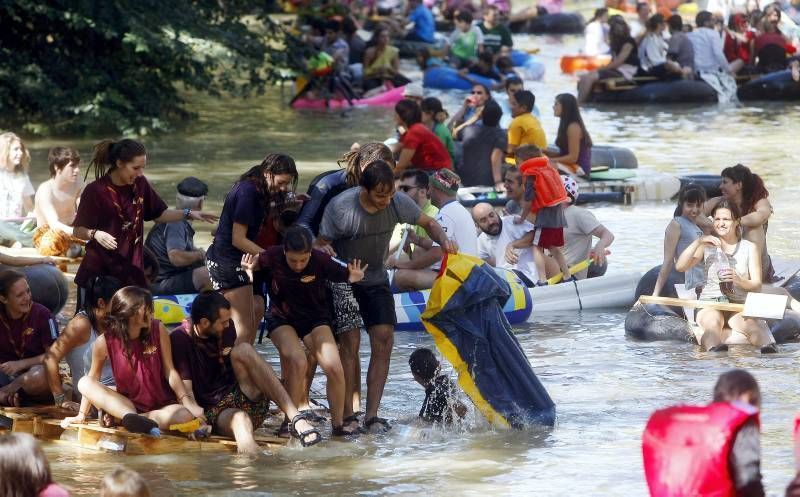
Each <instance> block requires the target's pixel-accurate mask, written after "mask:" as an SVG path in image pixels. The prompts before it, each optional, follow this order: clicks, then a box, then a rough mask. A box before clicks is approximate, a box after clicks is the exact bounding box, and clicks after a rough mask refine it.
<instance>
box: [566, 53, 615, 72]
mask: <svg viewBox="0 0 800 497" xmlns="http://www.w3.org/2000/svg"><path fill="white" fill-rule="evenodd" d="M609 62H611V56H610V55H596V56H589V55H565V56H563V57H561V70H562V71H563V72H565V73H567V74H573V73H576V72H580V71H595V70H597V69H599V68H601V67H603V66H605V65H606V64H608V63H609Z"/></svg>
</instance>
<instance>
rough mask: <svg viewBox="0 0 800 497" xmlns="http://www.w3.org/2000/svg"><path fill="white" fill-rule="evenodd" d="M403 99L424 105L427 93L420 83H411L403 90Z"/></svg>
mask: <svg viewBox="0 0 800 497" xmlns="http://www.w3.org/2000/svg"><path fill="white" fill-rule="evenodd" d="M403 98H405V99H407V100H411V101H412V102H416V103H417V105H419V104H421V103H422V99H424V98H425V91H424V90H423V89H422V85H421V84H419V83H409V84H407V85H406V86H405V87H404V88H403Z"/></svg>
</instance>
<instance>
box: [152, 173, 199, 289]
mask: <svg viewBox="0 0 800 497" xmlns="http://www.w3.org/2000/svg"><path fill="white" fill-rule="evenodd" d="M207 193H208V185H206V184H205V183H203V182H202V181H200V180H199V179H197V178H195V177H192V176H189V177H188V178H184V179H182V180H181V182H180V183H178V193H177V195H176V197H175V207H176V208H177V209H181V210H184V209H188V210H196V211H201V210H203V200H205V197H206V194H207ZM144 244H145V246H146V247H147V248H149V249H150V250H151V251H152V252H153V254H154V255H155V257H156V259H158V274H157V276H156V281H155V284H153V285H151V286H150V291H151V292H153V294H154V295H180V294H186V293H197V292H199V291H201V290H204V289H210V288H211V279H210V278H209V276H208V268H207V267H206V264H205V261H206V251H205V250H203V249H198V248H197V247H195V245H194V228H192V223H191V222H190V221H188V220H186V219H181V220H180V221H173V222H171V223H159V224H156V225H155V226H153V227H152V228H151V229H150V233H148V234H147V238H146V239H145V241H144Z"/></svg>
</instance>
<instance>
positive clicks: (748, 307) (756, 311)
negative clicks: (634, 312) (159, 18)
mask: <svg viewBox="0 0 800 497" xmlns="http://www.w3.org/2000/svg"><path fill="white" fill-rule="evenodd" d="M788 298H789V297H788V296H786V295H773V294H768V293H758V292H750V293H748V294H747V298H746V300H745V303H744V304H734V303H731V302H718V301H716V300H695V299H676V298H672V297H653V296H652V295H642V296H641V297H639V302H641V303H643V304H662V305H671V306H676V307H694V308H704V309H716V310H718V311H728V312H741V313H742V314H743V315H745V316H746V317H750V318H761V319H782V318H783V316H784V312H785V311H786V304H787V302H788Z"/></svg>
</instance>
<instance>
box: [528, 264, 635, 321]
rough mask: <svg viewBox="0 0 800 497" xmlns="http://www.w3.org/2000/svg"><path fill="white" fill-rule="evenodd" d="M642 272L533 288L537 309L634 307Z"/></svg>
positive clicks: (534, 306) (532, 292) (543, 310)
mask: <svg viewBox="0 0 800 497" xmlns="http://www.w3.org/2000/svg"><path fill="white" fill-rule="evenodd" d="M641 276H642V275H641V273H636V272H631V273H621V274H607V275H604V276H598V277H596V278H587V279H583V280H578V281H567V282H565V283H559V284H557V285H548V286H538V287H534V288H530V289H529V290H530V292H531V300H532V301H533V312H534V313H535V314H536V315H538V314H539V313H541V312H561V311H579V310H584V309H608V308H613V307H630V306H631V304H633V302H634V301H635V296H636V295H635V293H636V292H635V290H636V284H637V283H638V282H639V279H640V278H641Z"/></svg>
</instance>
